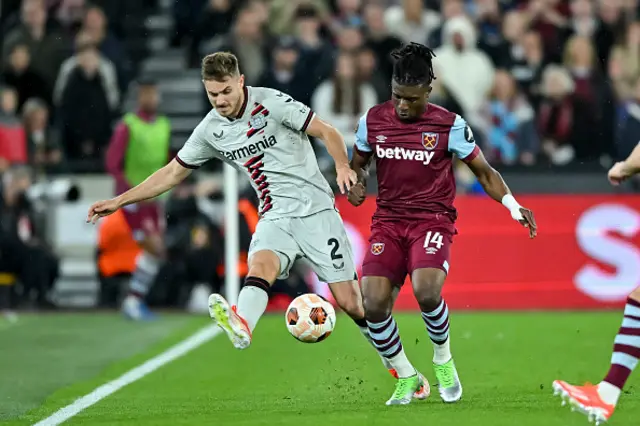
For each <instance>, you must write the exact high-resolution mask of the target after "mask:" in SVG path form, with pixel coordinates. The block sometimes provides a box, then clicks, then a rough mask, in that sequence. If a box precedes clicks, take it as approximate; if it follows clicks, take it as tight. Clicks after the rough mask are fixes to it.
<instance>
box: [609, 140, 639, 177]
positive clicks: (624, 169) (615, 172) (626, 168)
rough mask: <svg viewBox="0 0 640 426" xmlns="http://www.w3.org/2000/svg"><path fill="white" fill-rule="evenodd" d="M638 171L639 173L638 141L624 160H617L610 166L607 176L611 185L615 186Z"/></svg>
mask: <svg viewBox="0 0 640 426" xmlns="http://www.w3.org/2000/svg"><path fill="white" fill-rule="evenodd" d="M638 173H640V143H638V145H636V147H635V148H634V149H633V151H631V154H629V156H628V157H627V158H626V159H625V160H624V161H619V162H617V163H616V164H614V165H613V167H611V170H609V173H608V176H607V177H608V178H609V182H611V184H612V185H616V186H617V185H620V184H621V183H622V182H624V181H625V180H627V179H628V178H630V177H631V176H633V175H635V174H638Z"/></svg>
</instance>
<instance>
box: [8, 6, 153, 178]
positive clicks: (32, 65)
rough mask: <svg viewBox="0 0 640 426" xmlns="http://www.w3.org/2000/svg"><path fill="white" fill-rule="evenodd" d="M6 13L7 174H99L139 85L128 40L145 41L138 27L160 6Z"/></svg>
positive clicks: (33, 9)
mask: <svg viewBox="0 0 640 426" xmlns="http://www.w3.org/2000/svg"><path fill="white" fill-rule="evenodd" d="M130 3H135V4H134V5H130ZM0 5H1V6H0V40H1V43H0V49H1V52H0V171H2V170H3V169H5V168H6V167H7V165H8V163H10V162H13V163H24V162H27V163H29V164H31V165H33V166H34V167H36V168H37V169H38V170H39V171H42V172H48V173H55V172H64V171H88V170H96V166H97V165H101V164H102V163H103V155H104V151H105V148H106V144H107V143H108V141H109V138H110V136H111V132H112V128H113V125H114V122H115V120H116V119H117V118H118V115H119V114H120V107H121V105H122V100H123V98H124V94H125V92H126V90H127V87H128V84H129V82H130V80H131V79H132V78H133V77H134V71H135V70H134V66H135V61H133V60H132V59H131V58H130V49H129V46H128V45H125V43H123V40H127V41H129V39H136V37H140V36H143V35H142V34H140V32H139V30H138V31H135V30H134V31H132V28H135V27H132V25H131V21H132V19H136V18H137V19H138V27H140V26H139V20H140V19H144V16H146V13H147V11H148V10H149V9H150V8H151V6H152V5H153V0H152V1H151V2H149V1H147V0H136V1H135V2H126V1H124V0H98V1H94V2H91V3H90V2H88V1H86V0H3V1H2V2H0ZM125 18H126V19H125ZM69 164H72V165H73V167H72V168H71V169H69ZM82 164H86V165H85V166H84V167H83V166H82ZM101 168H102V167H99V168H98V170H100V169H101Z"/></svg>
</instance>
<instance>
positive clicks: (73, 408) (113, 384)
mask: <svg viewBox="0 0 640 426" xmlns="http://www.w3.org/2000/svg"><path fill="white" fill-rule="evenodd" d="M221 331H222V330H221V329H220V328H218V327H216V326H207V327H205V328H203V329H202V330H200V331H198V332H196V333H195V334H193V335H191V336H190V337H187V338H186V339H185V340H183V341H182V342H180V343H178V344H176V345H175V346H173V347H171V348H169V349H167V350H166V351H164V352H163V353H161V354H160V355H157V356H155V357H153V358H151V359H150V360H148V361H147V362H145V363H144V364H141V365H139V366H137V367H136V368H134V369H132V370H129V371H128V372H126V373H124V374H123V375H122V376H120V377H118V378H117V379H115V380H112V381H110V382H108V383H105V384H104V385H102V386H100V387H98V388H96V389H94V390H93V392H91V393H88V394H87V395H85V396H83V397H82V398H79V399H77V400H75V401H74V402H72V403H71V404H69V405H67V406H66V407H63V408H61V409H59V410H58V411H56V412H55V413H53V414H52V415H51V416H49V417H47V418H46V419H44V420H41V421H39V422H38V423H36V424H35V425H34V426H57V425H59V424H61V423H63V422H65V421H67V420H69V419H70V418H72V417H73V416H76V415H77V414H79V413H80V412H81V411H83V410H85V409H87V408H89V407H91V406H92V405H93V404H95V403H97V402H99V401H101V400H103V399H104V398H106V397H108V396H109V395H111V394H112V393H114V392H117V391H118V390H120V389H122V388H123V387H125V386H127V385H128V384H131V383H133V382H135V381H137V380H140V379H142V378H143V377H145V376H146V375H148V374H151V373H153V372H154V371H156V370H157V369H159V368H160V367H162V366H164V365H166V364H168V363H170V362H171V361H174V360H175V359H177V358H180V357H181V356H183V355H186V354H187V353H189V352H191V351H192V350H194V349H196V348H198V347H199V346H201V345H203V344H204V343H206V342H208V341H209V340H211V339H213V338H214V337H216V336H217V335H218V334H220V333H221Z"/></svg>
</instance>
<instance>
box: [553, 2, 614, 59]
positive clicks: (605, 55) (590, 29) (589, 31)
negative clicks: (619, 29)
mask: <svg viewBox="0 0 640 426" xmlns="http://www.w3.org/2000/svg"><path fill="white" fill-rule="evenodd" d="M570 9H571V17H570V19H569V22H568V26H567V27H566V29H565V35H564V38H565V39H566V40H568V39H570V38H571V37H573V36H576V35H578V36H583V37H587V38H589V39H591V40H593V43H594V47H595V50H596V54H597V57H598V62H599V66H600V68H601V69H603V70H605V69H606V68H607V61H608V59H609V54H610V52H611V48H612V47H613V44H614V42H615V38H616V34H615V31H616V28H615V27H614V26H611V25H608V24H607V23H605V22H604V21H602V20H601V19H599V18H598V16H597V14H596V13H595V10H594V9H595V5H594V2H593V0H571V3H570Z"/></svg>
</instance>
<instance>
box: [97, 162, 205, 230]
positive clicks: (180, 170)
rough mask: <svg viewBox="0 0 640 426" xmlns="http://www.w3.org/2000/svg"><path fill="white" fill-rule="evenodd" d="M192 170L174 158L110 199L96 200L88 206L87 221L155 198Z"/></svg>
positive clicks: (180, 180)
mask: <svg viewBox="0 0 640 426" xmlns="http://www.w3.org/2000/svg"><path fill="white" fill-rule="evenodd" d="M191 172H192V170H191V169H188V168H186V167H183V166H181V165H180V163H178V162H177V161H176V160H175V159H174V160H172V161H171V162H170V163H169V164H167V165H166V166H164V167H163V168H161V169H160V170H158V171H157V172H155V173H154V174H152V175H151V176H149V177H148V178H147V179H146V180H145V181H143V182H142V183H141V184H139V185H137V186H134V187H133V188H131V189H130V190H128V191H126V192H124V193H123V194H121V195H119V196H117V197H115V198H112V199H110V200H104V201H98V202H97V203H94V204H93V205H92V206H91V207H89V212H88V214H87V222H91V223H96V222H97V221H98V219H99V218H100V217H103V216H108V215H110V214H112V213H114V212H115V211H116V210H118V209H120V208H122V207H124V206H127V205H129V204H134V203H138V202H140V201H144V200H148V199H151V198H155V197H157V196H158V195H160V194H164V193H165V192H167V191H168V190H170V189H171V188H173V187H174V186H176V185H177V184H179V183H180V182H182V181H183V180H184V179H185V178H186V177H187V176H189V175H190V174H191Z"/></svg>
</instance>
